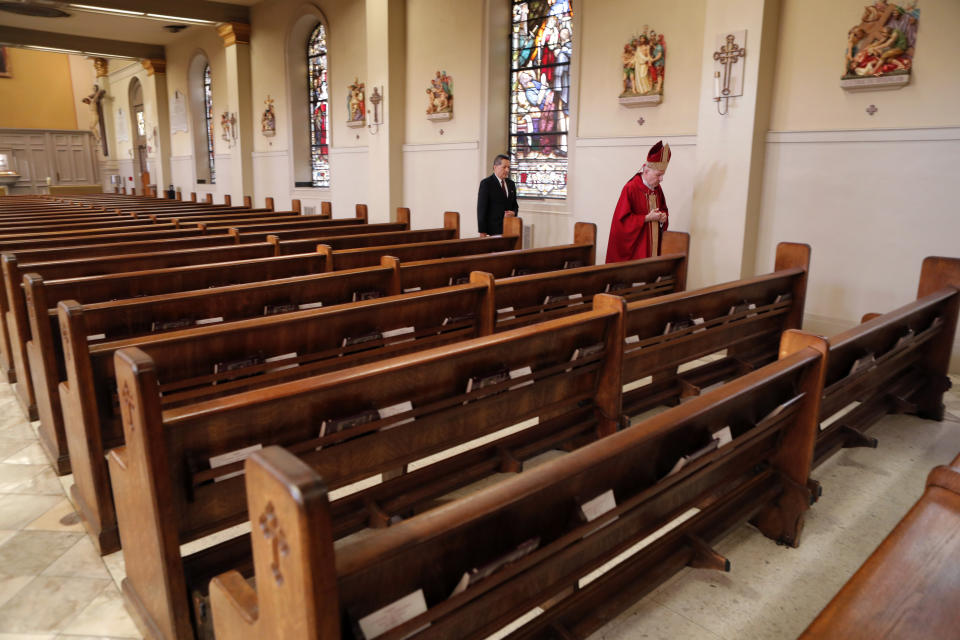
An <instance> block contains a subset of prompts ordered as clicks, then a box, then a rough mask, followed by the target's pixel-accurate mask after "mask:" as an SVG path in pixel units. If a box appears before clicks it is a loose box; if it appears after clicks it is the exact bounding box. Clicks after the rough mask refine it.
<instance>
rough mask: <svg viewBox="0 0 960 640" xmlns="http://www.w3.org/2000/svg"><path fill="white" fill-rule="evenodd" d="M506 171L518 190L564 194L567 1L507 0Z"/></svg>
mask: <svg viewBox="0 0 960 640" xmlns="http://www.w3.org/2000/svg"><path fill="white" fill-rule="evenodd" d="M512 3H513V27H512V30H511V31H512V32H511V37H510V54H511V55H510V60H511V63H510V71H511V73H510V164H511V168H510V169H511V170H510V173H511V174H512V175H513V177H514V179H515V180H516V182H517V195H518V196H520V197H527V198H566V197H567V134H568V131H569V128H570V56H571V53H572V50H573V18H572V13H571V7H570V4H571V0H512Z"/></svg>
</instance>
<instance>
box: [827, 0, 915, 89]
mask: <svg viewBox="0 0 960 640" xmlns="http://www.w3.org/2000/svg"><path fill="white" fill-rule="evenodd" d="M919 21H920V9H918V8H917V3H916V2H913V3H912V4H911V5H910V6H909V7H906V8H904V7H901V6H899V5H896V4H891V3H890V2H888V1H887V0H877V1H876V2H874V3H873V4H868V5H867V6H866V7H864V9H863V15H862V16H861V17H860V24H858V25H856V26H854V27H853V28H851V29H850V31H849V32H848V33H847V48H846V51H845V52H844V62H845V68H844V74H843V77H842V78H841V80H840V86H841V87H843V88H844V89H847V90H851V91H856V90H863V89H885V88H899V87H902V86H904V85H905V84H907V83H908V82H909V81H910V72H911V70H912V69H913V52H914V49H915V48H916V44H917V26H918V24H919Z"/></svg>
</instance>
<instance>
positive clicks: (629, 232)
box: [607, 173, 670, 264]
mask: <svg viewBox="0 0 960 640" xmlns="http://www.w3.org/2000/svg"><path fill="white" fill-rule="evenodd" d="M654 202H656V206H655V207H651V204H653V203H654ZM654 208H659V209H660V210H661V211H663V212H664V213H667V201H666V199H665V198H664V197H663V189H661V188H660V187H659V185H658V186H657V188H656V189H650V188H648V187H647V185H645V184H643V178H641V177H640V174H639V173H638V174H636V175H635V176H633V177H632V178H630V181H629V182H627V184H626V185H625V186H624V187H623V191H621V192H620V200H619V202H617V208H616V210H615V211H614V212H613V224H611V225H610V239H609V241H608V242H607V263H608V264H609V263H611V262H625V261H627V260H639V259H640V258H649V257H650V256H651V255H652V254H651V251H650V229H649V225H648V224H647V223H646V222H645V221H644V218H646V216H647V214H648V213H650V212H651V211H653V209H654ZM669 222H670V217H669V214H668V216H667V220H666V222H664V223H663V226H661V227H660V233H661V237H662V234H663V232H664V231H666V230H667V225H668V224H669ZM651 224H656V223H651ZM656 254H657V255H659V254H660V246H659V244H658V245H657V251H656Z"/></svg>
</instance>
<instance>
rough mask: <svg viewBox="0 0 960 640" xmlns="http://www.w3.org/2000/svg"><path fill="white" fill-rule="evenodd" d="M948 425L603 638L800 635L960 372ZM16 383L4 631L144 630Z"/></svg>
mask: <svg viewBox="0 0 960 640" xmlns="http://www.w3.org/2000/svg"><path fill="white" fill-rule="evenodd" d="M946 403H947V409H948V412H949V415H948V419H947V420H945V421H943V422H940V423H936V422H929V421H924V420H919V419H917V418H912V417H908V416H890V417H887V418H885V419H884V420H883V421H881V422H880V423H879V424H877V425H876V426H875V427H874V428H873V430H872V431H871V435H874V436H876V437H877V438H879V439H880V447H879V448H878V449H876V450H874V449H850V450H845V451H842V452H840V453H839V454H837V455H836V456H834V457H833V458H831V459H830V460H828V461H827V462H826V463H824V464H823V465H822V466H821V467H820V468H819V469H817V470H816V471H815V473H814V477H816V478H817V479H818V480H820V481H821V482H822V484H823V497H822V498H821V500H820V502H818V503H817V504H816V505H815V506H814V508H813V509H812V510H811V511H810V512H809V514H808V516H807V519H806V526H805V528H804V532H803V539H802V543H801V545H800V547H799V548H798V549H791V548H786V547H781V546H777V545H776V544H774V543H773V542H772V541H770V540H768V539H767V538H764V537H763V536H762V535H760V534H759V533H757V532H756V530H754V529H752V528H750V527H748V526H743V527H740V528H739V529H737V530H735V531H733V532H732V533H731V534H730V535H728V536H727V537H726V538H725V539H724V540H723V541H722V543H721V544H720V545H719V547H718V550H719V551H720V552H721V553H723V554H725V555H726V556H727V557H728V558H730V560H731V563H732V570H731V572H730V573H716V572H710V571H705V570H693V569H687V570H684V571H682V572H680V573H679V574H677V575H676V576H674V577H673V578H672V579H671V580H669V581H668V582H666V583H665V584H663V585H662V586H661V587H660V588H658V589H657V590H656V591H654V592H653V593H652V594H651V595H650V596H648V597H647V598H645V599H644V600H642V601H641V602H640V603H638V604H637V605H636V606H634V607H633V608H632V609H630V610H629V611H627V612H625V613H624V614H623V615H622V616H620V617H619V618H618V619H616V620H614V621H613V622H612V623H611V624H609V625H607V626H606V627H605V628H604V629H602V630H601V631H599V632H598V633H597V634H595V636H594V639H595V640H599V639H609V640H634V639H640V638H644V639H648V640H657V639H660V638H663V639H671V640H676V639H691V640H701V639H702V640H747V639H757V640H761V639H762V640H775V639H779V638H783V639H789V638H795V637H796V636H797V634H799V633H800V632H801V631H803V629H804V628H805V627H806V626H807V624H809V622H810V621H811V620H812V619H813V617H814V616H815V615H816V614H817V613H818V612H819V611H820V609H821V608H822V607H823V606H824V605H825V604H826V603H827V602H828V601H829V600H830V598H831V597H832V596H833V594H834V593H835V592H836V591H837V590H838V589H839V588H840V586H842V585H843V583H844V582H845V581H846V580H847V578H849V576H850V575H851V574H852V573H853V571H854V570H855V569H856V568H857V567H858V566H859V565H860V564H861V563H862V562H863V560H865V559H866V557H867V556H868V555H869V554H870V552H871V551H872V550H873V549H874V547H875V546H876V545H877V544H878V543H879V542H880V541H881V540H882V539H883V537H884V536H886V534H887V533H888V532H889V531H890V529H892V528H893V526H894V525H895V524H896V523H897V522H898V521H899V520H900V518H901V517H903V515H904V513H906V511H907V509H908V508H909V507H910V505H911V504H913V502H914V501H916V499H917V498H918V497H919V496H920V494H921V493H922V492H923V486H924V481H925V479H926V475H927V473H928V472H929V471H930V469H931V468H933V467H934V466H936V465H938V464H943V463H946V462H949V461H950V460H951V459H953V457H954V456H955V455H956V454H957V453H958V452H960V377H954V389H953V390H952V391H951V392H950V393H948V395H947V398H946ZM70 482H71V480H70V478H69V476H68V477H66V478H59V479H58V478H57V477H56V476H55V475H54V474H53V472H52V471H51V470H50V468H49V466H48V465H47V462H46V459H45V457H44V456H43V452H42V451H41V450H40V446H39V444H38V443H37V439H36V435H35V433H34V431H33V429H32V428H31V425H30V424H28V423H27V422H26V421H25V420H24V419H23V417H22V414H21V412H20V409H19V407H18V406H17V403H16V400H15V399H14V397H13V393H12V390H11V388H10V386H9V385H7V384H0V640H41V639H51V640H52V639H54V638H63V639H72V640H83V639H88V640H90V639H93V638H101V639H111V638H139V637H140V634H139V633H138V632H137V629H136V627H135V626H134V625H133V623H132V621H131V620H130V618H129V617H128V616H127V614H126V612H125V611H124V608H123V604H122V599H121V596H120V591H119V580H120V579H121V578H122V575H123V558H122V556H121V554H120V553H116V554H113V555H111V556H108V557H106V558H100V557H98V556H97V554H96V553H95V551H94V548H93V546H92V545H91V543H90V541H89V540H88V539H87V538H86V536H85V535H84V533H83V528H82V525H81V524H80V523H79V522H78V517H77V515H76V513H75V512H74V511H73V508H72V507H71V505H70V502H69V501H68V500H67V498H66V494H65V491H64V487H68V486H69V485H70Z"/></svg>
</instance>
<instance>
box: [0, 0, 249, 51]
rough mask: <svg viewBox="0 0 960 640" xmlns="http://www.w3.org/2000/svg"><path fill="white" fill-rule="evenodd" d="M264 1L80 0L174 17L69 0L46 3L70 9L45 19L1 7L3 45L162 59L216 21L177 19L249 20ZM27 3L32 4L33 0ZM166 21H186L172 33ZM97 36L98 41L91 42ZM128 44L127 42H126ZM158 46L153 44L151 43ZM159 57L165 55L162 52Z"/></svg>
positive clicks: (176, 23) (45, 3)
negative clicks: (91, 8)
mask: <svg viewBox="0 0 960 640" xmlns="http://www.w3.org/2000/svg"><path fill="white" fill-rule="evenodd" d="M259 1H260V0H221V1H218V2H207V1H203V0H146V1H133V0H87V1H86V2H84V0H78V3H82V4H85V5H86V4H89V5H91V6H97V7H104V8H112V9H122V10H125V11H140V12H150V13H155V14H159V15H164V16H171V18H170V19H166V18H164V19H155V18H147V17H143V16H128V15H119V14H111V13H105V12H91V11H88V10H83V9H78V8H75V7H71V6H69V4H68V3H66V2H56V3H52V2H41V1H36V4H43V5H46V6H51V5H52V6H55V7H57V8H59V9H61V10H63V11H66V12H68V13H70V14H71V15H70V16H69V17H61V18H44V17H35V16H28V15H20V14H17V13H10V12H6V11H0V43H2V44H6V45H10V46H25V45H29V46H42V47H53V48H58V47H59V48H63V49H69V50H76V51H77V52H82V53H87V54H90V53H103V54H108V55H115V56H121V57H131V58H138V57H158V55H157V54H158V52H160V51H161V50H160V49H159V47H163V46H165V45H168V44H172V43H174V42H176V41H177V40H179V39H180V38H183V37H188V36H189V35H190V34H193V33H196V32H197V31H198V30H201V29H210V28H211V27H213V26H214V25H213V24H197V23H191V22H189V21H185V20H178V19H176V18H178V17H179V18H193V19H201V20H210V21H212V23H217V22H249V7H250V6H251V5H254V4H256V3H257V2H259ZM24 4H32V2H31V1H30V0H27V2H24ZM166 25H186V27H187V28H186V29H184V30H182V31H180V32H179V33H170V32H169V31H166V30H165V29H164V26H166ZM91 39H93V40H91ZM124 45H125V46H124ZM151 45H152V46H151ZM159 57H163V56H162V52H161V53H160V55H159Z"/></svg>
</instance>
